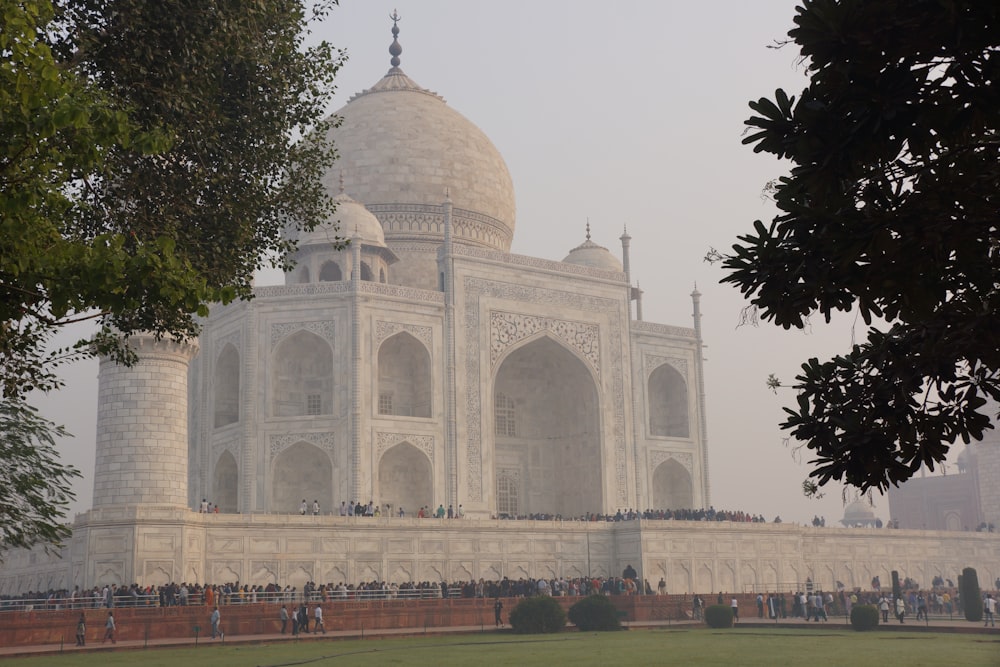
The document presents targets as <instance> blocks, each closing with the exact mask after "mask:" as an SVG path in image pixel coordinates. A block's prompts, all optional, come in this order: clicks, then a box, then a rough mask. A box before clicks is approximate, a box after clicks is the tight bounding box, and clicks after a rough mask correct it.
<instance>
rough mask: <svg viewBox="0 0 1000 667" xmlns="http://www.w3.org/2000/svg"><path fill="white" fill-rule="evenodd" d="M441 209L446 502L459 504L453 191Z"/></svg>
mask: <svg viewBox="0 0 1000 667" xmlns="http://www.w3.org/2000/svg"><path fill="white" fill-rule="evenodd" d="M441 208H442V209H443V213H444V245H443V246H442V248H441V253H442V255H441V262H440V269H439V270H440V272H441V278H442V280H441V289H442V290H443V291H444V330H445V346H446V348H445V399H446V403H445V420H446V425H447V429H446V431H445V443H444V447H445V448H444V460H445V468H446V470H447V475H448V486H447V492H446V494H445V502H447V503H448V504H450V505H456V506H457V505H458V503H459V499H458V421H457V414H458V397H457V395H456V389H455V382H456V379H455V372H456V371H455V366H456V351H455V275H454V271H455V261H454V255H453V254H452V253H453V252H454V247H453V234H454V230H453V229H452V218H451V216H452V203H451V191H450V189H446V190H445V195H444V203H442V205H441Z"/></svg>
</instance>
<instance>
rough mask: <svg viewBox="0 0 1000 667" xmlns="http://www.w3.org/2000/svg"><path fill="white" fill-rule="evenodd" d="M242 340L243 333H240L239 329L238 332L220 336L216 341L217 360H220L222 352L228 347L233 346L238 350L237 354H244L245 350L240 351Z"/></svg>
mask: <svg viewBox="0 0 1000 667" xmlns="http://www.w3.org/2000/svg"><path fill="white" fill-rule="evenodd" d="M241 339H242V331H240V330H239V329H237V330H236V331H230V332H229V333H227V334H226V335H224V336H219V337H218V338H216V340H215V353H216V358H218V354H219V353H220V352H222V350H223V349H225V347H226V345H232V346H233V347H234V348H236V351H237V352H239V353H241V354H242V352H243V350H242V349H240V342H241Z"/></svg>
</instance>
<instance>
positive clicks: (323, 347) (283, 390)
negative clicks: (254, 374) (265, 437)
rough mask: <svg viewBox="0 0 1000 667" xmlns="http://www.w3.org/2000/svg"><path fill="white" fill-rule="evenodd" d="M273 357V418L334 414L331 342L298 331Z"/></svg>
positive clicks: (285, 341) (279, 347) (280, 345)
mask: <svg viewBox="0 0 1000 667" xmlns="http://www.w3.org/2000/svg"><path fill="white" fill-rule="evenodd" d="M271 358H272V363H271V370H272V372H271V414H272V415H273V416H275V417H298V416H303V415H329V414H333V351H332V350H331V349H330V344H329V343H327V342H326V341H325V340H323V339H322V338H320V337H319V336H317V335H316V334H314V333H312V332H310V331H304V330H300V331H296V332H295V333H293V334H292V335H290V336H288V337H287V338H285V339H284V340H282V341H281V342H280V343H278V346H277V347H276V348H275V349H274V353H273V355H272V357H271ZM300 500H301V499H300Z"/></svg>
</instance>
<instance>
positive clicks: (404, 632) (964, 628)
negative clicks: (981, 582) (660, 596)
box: [0, 616, 1000, 658]
mask: <svg viewBox="0 0 1000 667" xmlns="http://www.w3.org/2000/svg"><path fill="white" fill-rule="evenodd" d="M625 625H626V626H627V627H628V628H631V629H647V630H655V629H662V630H667V629H670V628H679V629H680V628H697V627H703V625H702V624H701V623H699V622H695V621H644V622H626V623H625ZM736 627H738V628H782V629H802V628H815V629H819V628H822V629H824V630H831V631H836V630H847V629H849V628H850V623H848V622H847V620H846V619H845V618H844V617H842V616H835V617H831V618H830V620H829V621H827V622H815V621H811V622H806V621H803V620H802V619H792V618H786V619H781V620H779V621H777V622H776V621H773V620H768V619H760V618H757V617H753V618H746V619H742V620H741V621H740V622H739V623H738V624H737V625H736ZM508 629H509V626H508ZM879 629H880V630H882V631H903V632H928V631H930V632H957V633H963V634H964V633H971V634H991V635H997V636H998V637H1000V627H989V628H984V627H983V626H982V624H981V623H972V622H970V621H966V620H965V619H964V618H961V619H960V618H959V617H956V618H955V619H954V620H949V619H948V618H946V617H940V618H934V619H932V620H930V621H927V622H925V621H913V620H907V621H906V622H905V623H903V624H902V625H900V624H899V623H898V622H896V621H895V620H892V621H890V622H889V623H887V624H885V625H880V626H879ZM496 632H498V630H497V629H496V628H494V627H493V626H492V625H485V626H479V625H465V626H456V627H448V628H426V629H424V628H397V629H392V630H336V631H335V630H330V631H328V632H327V633H326V634H325V635H324V634H312V633H310V634H300V635H298V636H294V637H293V636H292V635H291V634H284V635H282V634H276V633H275V634H260V635H234V636H226V637H225V639H222V640H219V639H210V638H208V637H200V638H199V639H198V640H197V641H196V640H195V638H194V637H180V638H168V639H153V640H149V641H144V640H141V639H139V640H128V641H120V642H118V643H117V644H110V643H108V644H102V643H100V642H90V643H88V644H87V645H86V646H84V647H78V646H74V645H72V644H65V645H63V646H60V645H59V644H44V645H39V646H12V647H0V658H4V657H15V656H25V657H27V656H34V655H53V654H58V653H74V652H81V651H86V652H99V651H129V650H136V649H143V648H148V647H157V648H162V647H193V646H195V645H196V644H197V645H199V646H200V645H205V644H220V643H221V644H264V643H274V642H282V641H324V640H333V639H338V640H343V639H368V638H371V637H385V638H392V637H422V636H428V637H441V636H450V635H474V634H494V633H496Z"/></svg>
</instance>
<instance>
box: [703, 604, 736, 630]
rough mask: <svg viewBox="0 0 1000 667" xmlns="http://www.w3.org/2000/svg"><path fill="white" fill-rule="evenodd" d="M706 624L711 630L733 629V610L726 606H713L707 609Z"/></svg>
mask: <svg viewBox="0 0 1000 667" xmlns="http://www.w3.org/2000/svg"><path fill="white" fill-rule="evenodd" d="M705 624H706V625H708V627H710V628H731V627H733V608H732V607H729V606H727V605H724V604H713V605H712V606H710V607H706V608H705Z"/></svg>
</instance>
